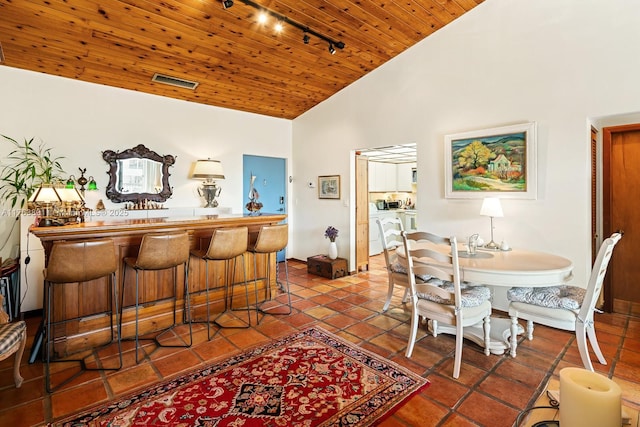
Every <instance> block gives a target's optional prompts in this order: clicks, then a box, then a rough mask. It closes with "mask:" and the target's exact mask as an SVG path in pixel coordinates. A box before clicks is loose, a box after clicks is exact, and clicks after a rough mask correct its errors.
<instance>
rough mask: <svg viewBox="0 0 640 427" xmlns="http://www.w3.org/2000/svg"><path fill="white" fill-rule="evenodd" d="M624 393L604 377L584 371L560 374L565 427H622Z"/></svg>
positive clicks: (561, 416)
mask: <svg viewBox="0 0 640 427" xmlns="http://www.w3.org/2000/svg"><path fill="white" fill-rule="evenodd" d="M621 424H622V390H621V389H620V386H619V385H618V384H616V383H614V382H613V381H611V380H610V379H609V378H607V377H605V376H604V375H601V374H598V373H596V372H591V371H588V370H586V369H582V368H564V369H562V370H561V371H560V425H561V426H562V427H620V425H621Z"/></svg>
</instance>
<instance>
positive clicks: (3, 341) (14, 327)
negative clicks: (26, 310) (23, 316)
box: [0, 320, 27, 354]
mask: <svg viewBox="0 0 640 427" xmlns="http://www.w3.org/2000/svg"><path fill="white" fill-rule="evenodd" d="M26 328H27V324H26V323H25V322H24V321H23V320H21V321H19V322H15V323H3V324H1V325H0V354H5V353H6V352H7V351H8V350H9V349H11V347H13V346H14V345H16V343H18V342H20V340H21V339H22V336H23V334H24V331H25V329H26Z"/></svg>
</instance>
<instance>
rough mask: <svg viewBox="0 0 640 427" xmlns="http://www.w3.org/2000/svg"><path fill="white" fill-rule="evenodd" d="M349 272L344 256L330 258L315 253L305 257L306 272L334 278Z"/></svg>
mask: <svg viewBox="0 0 640 427" xmlns="http://www.w3.org/2000/svg"><path fill="white" fill-rule="evenodd" d="M348 272H349V269H348V266H347V260H346V259H344V258H336V259H331V258H329V257H328V256H326V255H315V256H312V257H309V258H307V273H309V274H315V275H317V276H322V277H326V278H327V279H332V280H333V279H336V278H338V277H343V276H346V275H347V274H348Z"/></svg>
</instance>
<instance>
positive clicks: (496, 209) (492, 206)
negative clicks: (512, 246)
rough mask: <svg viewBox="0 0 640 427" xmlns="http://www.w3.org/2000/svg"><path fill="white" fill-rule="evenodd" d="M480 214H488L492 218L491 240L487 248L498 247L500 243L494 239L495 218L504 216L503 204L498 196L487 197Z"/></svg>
mask: <svg viewBox="0 0 640 427" xmlns="http://www.w3.org/2000/svg"><path fill="white" fill-rule="evenodd" d="M480 215H484V216H488V217H490V218H491V241H490V242H489V243H487V244H486V245H484V247H485V248H487V249H494V250H496V249H498V248H499V247H500V245H498V244H497V243H496V242H494V241H493V218H494V217H499V218H502V217H503V216H504V214H503V213H502V205H501V204H500V199H498V198H497V197H487V198H485V199H484V200H483V201H482V207H481V208H480Z"/></svg>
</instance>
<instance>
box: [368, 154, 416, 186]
mask: <svg viewBox="0 0 640 427" xmlns="http://www.w3.org/2000/svg"><path fill="white" fill-rule="evenodd" d="M415 167H416V163H401V164H398V165H396V164H395V163H382V162H372V161H369V191H370V192H377V193H386V192H390V191H406V192H411V191H412V190H413V188H412V185H411V183H412V169H414V168H415Z"/></svg>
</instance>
